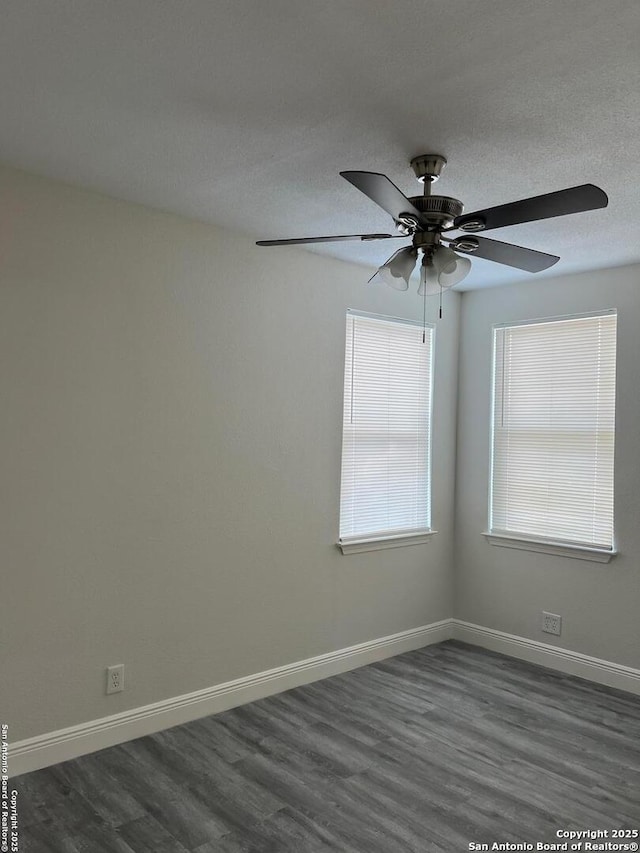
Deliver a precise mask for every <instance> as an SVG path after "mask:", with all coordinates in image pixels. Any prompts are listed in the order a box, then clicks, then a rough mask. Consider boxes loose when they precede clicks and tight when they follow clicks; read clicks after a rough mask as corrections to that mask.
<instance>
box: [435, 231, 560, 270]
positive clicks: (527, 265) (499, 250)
mask: <svg viewBox="0 0 640 853" xmlns="http://www.w3.org/2000/svg"><path fill="white" fill-rule="evenodd" d="M465 243H466V244H467V248H466V249H465V248H463V246H464V244H465ZM473 243H475V244H477V246H476V248H474V249H471V245H472V244H473ZM449 248H451V249H453V250H454V252H462V253H463V254H465V255H471V257H474V258H484V259H485V260H486V261H495V262H496V263H497V264H505V265H506V266H508V267H516V268H517V269H519V270H525V271H526V272H541V271H542V270H546V269H549V267H552V266H553V265H554V264H557V263H558V261H559V260H560V258H559V257H558V256H557V255H547V254H546V253H545V252H537V251H536V250H535V249H526V248H525V247H524V246H516V245H515V244H514V243H501V242H500V241H499V240H489V238H488V237H478V236H477V235H476V234H474V235H473V236H469V237H467V236H466V235H465V236H464V237H458V238H456V239H454V240H452V241H451V242H450V243H449Z"/></svg>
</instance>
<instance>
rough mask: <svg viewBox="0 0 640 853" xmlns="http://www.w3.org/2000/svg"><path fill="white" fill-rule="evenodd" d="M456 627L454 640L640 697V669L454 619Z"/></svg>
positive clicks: (453, 622)
mask: <svg viewBox="0 0 640 853" xmlns="http://www.w3.org/2000/svg"><path fill="white" fill-rule="evenodd" d="M452 628H453V631H452V635H451V637H452V639H454V640H460V641H462V642H465V643H471V644H472V645H474V646H482V648H484V649H489V650H490V651H493V652H500V653H501V654H503V655H509V656H510V657H515V658H520V660H526V661H529V663H537V664H540V666H546V667H548V668H549V669H555V670H559V671H560V672H565V673H567V674H568V675H577V676H578V677H579V678H586V679H587V680H588V681H595V682H596V684H605V685H606V686H607V687H615V688H617V689H618V690H626V691H627V692H628V693H635V694H638V695H640V669H633V668H632V667H630V666H623V665H622V664H619V663H612V662H611V661H606V660H601V659H600V658H594V657H590V656H589V655H583V654H580V652H573V651H571V650H570V649H561V648H558V647H556V646H550V645H547V643H540V642H538V641H537V640H529V639H527V638H526V637H517V636H515V635H514V634H505V633H504V632H503V631H496V630H494V629H493V628H483V627H482V626H481V625H473V624H471V622H463V621H461V620H460V619H453V620H452Z"/></svg>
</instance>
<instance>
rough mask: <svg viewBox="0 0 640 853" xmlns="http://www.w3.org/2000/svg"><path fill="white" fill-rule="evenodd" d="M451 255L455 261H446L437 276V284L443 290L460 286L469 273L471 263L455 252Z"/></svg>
mask: <svg viewBox="0 0 640 853" xmlns="http://www.w3.org/2000/svg"><path fill="white" fill-rule="evenodd" d="M449 251H451V250H449ZM451 254H452V255H454V256H455V260H453V261H447V262H446V263H445V265H444V266H443V267H442V269H441V271H440V274H439V276H438V283H439V284H440V286H441V287H444V288H447V287H453V286H454V285H456V284H460V282H461V281H462V280H463V279H465V278H466V277H467V276H468V275H469V273H470V272H471V261H470V260H469V258H461V257H460V256H459V255H456V254H455V252H452V253H451Z"/></svg>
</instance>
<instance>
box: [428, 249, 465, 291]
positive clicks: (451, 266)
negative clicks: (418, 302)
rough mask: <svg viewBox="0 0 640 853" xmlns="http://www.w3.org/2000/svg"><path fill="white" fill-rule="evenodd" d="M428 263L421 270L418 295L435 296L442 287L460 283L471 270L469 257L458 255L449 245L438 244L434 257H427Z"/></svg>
mask: <svg viewBox="0 0 640 853" xmlns="http://www.w3.org/2000/svg"><path fill="white" fill-rule="evenodd" d="M425 260H426V261H428V263H426V264H425V263H424V262H423V265H422V268H421V271H420V288H419V289H418V295H419V296H422V295H423V294H424V292H425V289H426V292H427V296H434V295H435V294H437V293H439V292H440V288H443V289H446V288H447V287H453V286H454V285H455V284H459V282H461V281H462V280H463V279H464V278H466V276H467V275H469V272H470V271H471V261H470V260H469V258H462V257H460V255H456V253H455V252H454V251H453V249H449V248H448V246H438V247H437V248H436V250H435V252H434V253H433V258H425Z"/></svg>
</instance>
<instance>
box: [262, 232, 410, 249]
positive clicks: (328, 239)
mask: <svg viewBox="0 0 640 853" xmlns="http://www.w3.org/2000/svg"><path fill="white" fill-rule="evenodd" d="M399 237H400V238H402V237H403V235H402V234H340V235H338V236H337V237H293V238H292V239H290V240H258V242H257V243H256V246H295V245H298V244H300V243H337V242H339V241H340V240H397V239H398V238H399ZM404 239H405V240H406V237H404Z"/></svg>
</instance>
